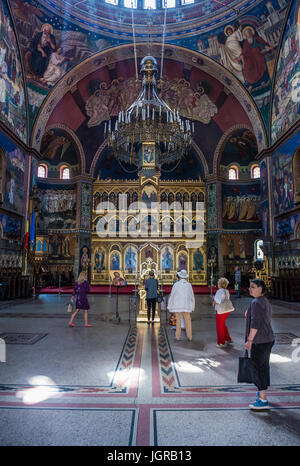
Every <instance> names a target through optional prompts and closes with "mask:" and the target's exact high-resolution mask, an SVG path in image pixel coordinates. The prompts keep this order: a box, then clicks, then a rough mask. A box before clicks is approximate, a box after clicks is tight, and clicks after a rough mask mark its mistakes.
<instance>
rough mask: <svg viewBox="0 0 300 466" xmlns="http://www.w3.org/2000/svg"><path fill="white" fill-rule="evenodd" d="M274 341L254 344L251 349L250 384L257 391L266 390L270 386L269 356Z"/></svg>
mask: <svg viewBox="0 0 300 466" xmlns="http://www.w3.org/2000/svg"><path fill="white" fill-rule="evenodd" d="M273 345H274V341H271V342H270V343H254V344H252V347H251V359H252V361H253V366H252V382H253V383H254V385H256V386H257V388H258V390H259V391H262V390H267V388H268V386H269V385H270V354H271V350H272V347H273Z"/></svg>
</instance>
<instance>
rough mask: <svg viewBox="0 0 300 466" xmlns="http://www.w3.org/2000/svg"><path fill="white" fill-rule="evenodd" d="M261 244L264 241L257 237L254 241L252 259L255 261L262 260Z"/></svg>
mask: <svg viewBox="0 0 300 466" xmlns="http://www.w3.org/2000/svg"><path fill="white" fill-rule="evenodd" d="M263 245H264V242H263V240H262V239H257V240H256V241H255V243H254V259H255V260H256V261H262V260H264V251H263Z"/></svg>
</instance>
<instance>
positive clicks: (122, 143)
mask: <svg viewBox="0 0 300 466" xmlns="http://www.w3.org/2000/svg"><path fill="white" fill-rule="evenodd" d="M157 73H158V67H157V61H156V59H155V58H154V57H153V56H150V55H148V56H145V57H144V58H143V59H142V61H141V75H142V89H141V92H140V94H139V96H138V98H137V99H136V100H135V101H134V102H133V104H132V105H130V106H129V107H128V108H127V109H126V110H125V111H124V110H122V111H120V112H119V115H118V118H117V119H114V120H109V121H108V122H107V123H106V124H105V128H104V132H105V136H106V137H107V138H108V145H109V147H110V148H111V149H112V150H113V152H114V154H115V157H116V158H117V159H119V160H120V161H122V162H125V163H128V164H131V165H135V166H138V167H139V166H141V160H142V159H141V152H142V147H143V145H144V146H145V144H146V143H152V145H155V165H156V166H158V165H163V164H170V163H174V162H177V161H178V160H180V159H181V158H182V157H183V155H184V154H185V153H186V151H187V149H188V148H189V146H190V145H191V142H192V134H193V130H194V128H193V126H194V124H193V123H192V122H190V121H189V120H188V119H183V118H181V117H180V115H179V112H178V110H176V109H171V108H170V107H169V106H168V105H167V104H166V102H164V101H163V100H162V99H161V98H160V97H159V95H158V91H157Z"/></svg>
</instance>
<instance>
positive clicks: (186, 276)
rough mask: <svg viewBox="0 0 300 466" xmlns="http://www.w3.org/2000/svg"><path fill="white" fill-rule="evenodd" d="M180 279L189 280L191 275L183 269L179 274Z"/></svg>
mask: <svg viewBox="0 0 300 466" xmlns="http://www.w3.org/2000/svg"><path fill="white" fill-rule="evenodd" d="M177 275H178V277H180V278H188V276H189V274H188V273H187V271H186V270H184V269H182V270H180V271H179V272H177Z"/></svg>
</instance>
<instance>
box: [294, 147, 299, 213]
mask: <svg viewBox="0 0 300 466" xmlns="http://www.w3.org/2000/svg"><path fill="white" fill-rule="evenodd" d="M292 166H293V181H294V202H295V204H299V203H300V147H298V148H297V149H296V150H295V152H294V154H293V163H292Z"/></svg>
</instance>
